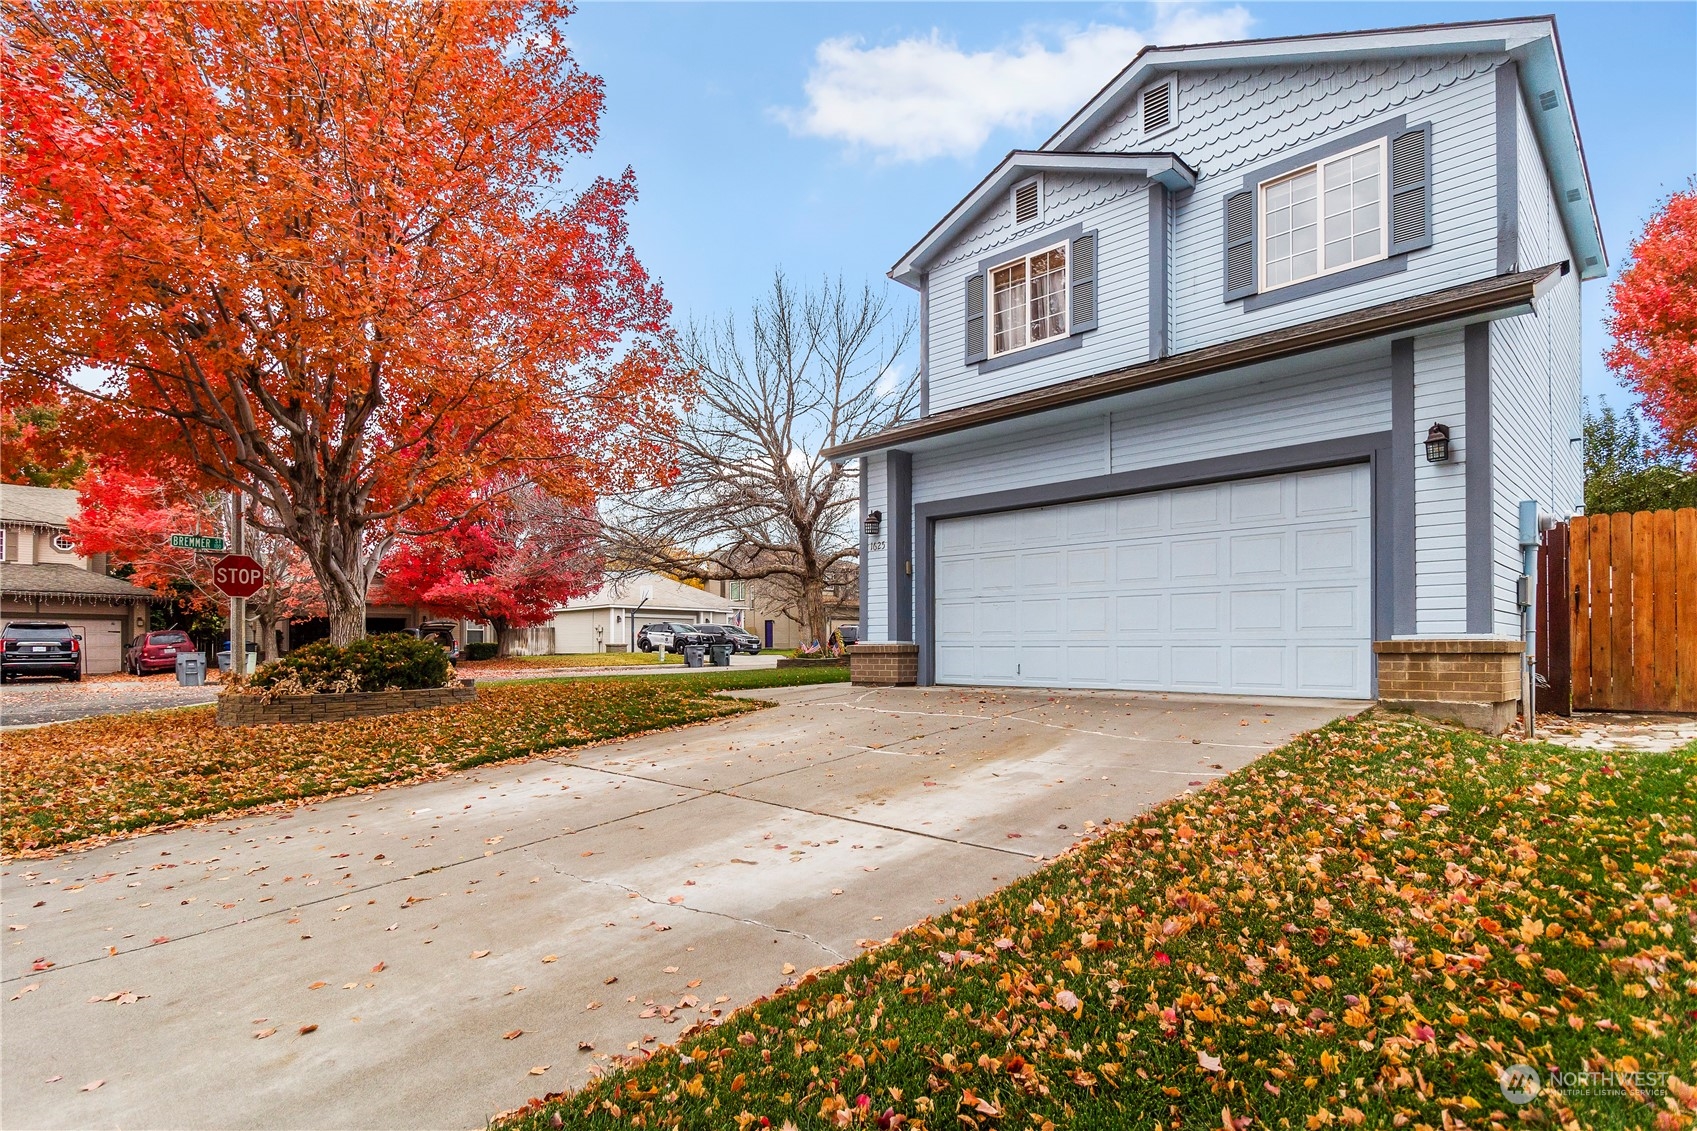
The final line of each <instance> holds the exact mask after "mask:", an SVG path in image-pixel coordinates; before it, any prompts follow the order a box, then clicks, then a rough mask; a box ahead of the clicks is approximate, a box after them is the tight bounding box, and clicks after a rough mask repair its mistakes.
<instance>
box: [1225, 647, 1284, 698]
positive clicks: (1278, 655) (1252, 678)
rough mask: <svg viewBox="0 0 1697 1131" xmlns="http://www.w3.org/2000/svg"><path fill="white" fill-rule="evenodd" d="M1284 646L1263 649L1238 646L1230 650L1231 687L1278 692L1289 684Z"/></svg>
mask: <svg viewBox="0 0 1697 1131" xmlns="http://www.w3.org/2000/svg"><path fill="white" fill-rule="evenodd" d="M1285 651H1286V649H1285V646H1284V645H1282V644H1270V645H1266V646H1263V647H1255V646H1251V645H1243V644H1238V645H1234V646H1233V647H1232V650H1231V665H1232V670H1231V682H1232V686H1234V687H1240V688H1247V689H1250V690H1254V691H1278V690H1281V689H1282V688H1284V687H1285V686H1286V685H1287V683H1288V682H1289V680H1288V677H1287V675H1286V672H1285Z"/></svg>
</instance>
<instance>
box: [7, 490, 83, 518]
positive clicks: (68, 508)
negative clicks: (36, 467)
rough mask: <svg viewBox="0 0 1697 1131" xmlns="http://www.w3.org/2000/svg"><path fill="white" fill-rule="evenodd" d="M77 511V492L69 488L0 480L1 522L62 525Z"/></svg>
mask: <svg viewBox="0 0 1697 1131" xmlns="http://www.w3.org/2000/svg"><path fill="white" fill-rule="evenodd" d="M76 513H77V493H76V492H75V491H72V490H70V489H69V488H66V487H29V486H25V485H24V484H22V483H0V522H11V523H17V524H18V525H20V526H56V527H61V528H62V527H67V526H69V525H70V522H71V516H72V515H74V514H76Z"/></svg>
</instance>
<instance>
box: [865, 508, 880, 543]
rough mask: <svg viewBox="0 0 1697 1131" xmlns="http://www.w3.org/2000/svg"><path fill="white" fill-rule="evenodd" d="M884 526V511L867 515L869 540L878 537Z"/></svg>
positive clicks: (871, 512)
mask: <svg viewBox="0 0 1697 1131" xmlns="http://www.w3.org/2000/svg"><path fill="white" fill-rule="evenodd" d="M883 526H884V512H883V511H868V512H867V513H866V526H865V530H866V536H867V537H868V538H876V537H878V531H879V530H881V529H883Z"/></svg>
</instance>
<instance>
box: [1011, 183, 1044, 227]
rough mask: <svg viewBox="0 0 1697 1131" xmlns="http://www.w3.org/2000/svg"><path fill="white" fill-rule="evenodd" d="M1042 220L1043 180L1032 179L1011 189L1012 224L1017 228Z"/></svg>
mask: <svg viewBox="0 0 1697 1131" xmlns="http://www.w3.org/2000/svg"><path fill="white" fill-rule="evenodd" d="M1042 218H1043V180H1042V178H1041V177H1032V178H1031V179H1030V180H1029V181H1021V182H1020V183H1019V184H1017V185H1015V186H1014V187H1013V222H1014V224H1015V225H1016V226H1018V227H1024V226H1025V225H1026V224H1035V223H1036V222H1037V221H1039V220H1041V219H1042Z"/></svg>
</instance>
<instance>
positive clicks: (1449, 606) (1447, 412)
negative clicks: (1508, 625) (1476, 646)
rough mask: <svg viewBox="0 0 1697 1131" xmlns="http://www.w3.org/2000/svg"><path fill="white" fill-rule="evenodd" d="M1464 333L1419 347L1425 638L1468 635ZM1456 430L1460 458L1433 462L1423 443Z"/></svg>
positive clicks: (1417, 571) (1417, 547) (1413, 439)
mask: <svg viewBox="0 0 1697 1131" xmlns="http://www.w3.org/2000/svg"><path fill="white" fill-rule="evenodd" d="M1464 372H1465V371H1464V366H1463V346H1462V332H1461V331H1460V330H1452V331H1448V332H1445V333H1442V334H1432V335H1428V336H1426V337H1421V338H1416V339H1415V341H1414V425H1415V427H1414V432H1415V435H1413V436H1402V437H1397V438H1396V442H1397V443H1406V444H1414V445H1415V449H1416V454H1415V458H1414V579H1415V580H1414V610H1415V629H1416V631H1417V632H1419V633H1421V634H1422V635H1432V634H1453V633H1462V632H1466V631H1467V478H1466V477H1467V474H1468V467H1467V421H1466V408H1467V403H1466V383H1465V381H1464ZM1434 422H1438V423H1443V424H1447V425H1449V429H1450V444H1451V446H1452V452H1453V453H1454V454H1453V455H1452V456H1451V458H1450V460H1449V462H1447V463H1427V462H1426V456H1425V453H1424V450H1423V449H1422V448H1421V446H1420V443H1421V439H1422V438H1423V437H1424V436H1425V434H1426V429H1428V428H1430V427H1431V426H1432V424H1433V423H1434Z"/></svg>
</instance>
